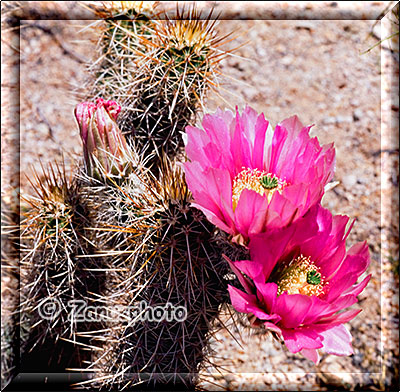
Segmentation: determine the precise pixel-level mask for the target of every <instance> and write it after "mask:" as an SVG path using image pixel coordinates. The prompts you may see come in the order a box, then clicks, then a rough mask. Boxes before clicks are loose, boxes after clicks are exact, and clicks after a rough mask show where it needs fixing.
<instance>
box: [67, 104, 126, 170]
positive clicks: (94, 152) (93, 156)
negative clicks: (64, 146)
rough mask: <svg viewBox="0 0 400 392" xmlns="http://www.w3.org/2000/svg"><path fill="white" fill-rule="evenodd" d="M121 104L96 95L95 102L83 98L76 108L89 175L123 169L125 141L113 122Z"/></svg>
mask: <svg viewBox="0 0 400 392" xmlns="http://www.w3.org/2000/svg"><path fill="white" fill-rule="evenodd" d="M120 111H121V107H120V106H119V105H118V104H117V103H116V102H114V101H104V100H103V99H102V98H99V99H98V100H97V102H96V104H94V103H92V102H82V103H80V104H78V105H77V107H76V108H75V117H76V120H77V122H78V125H79V129H80V135H81V138H82V142H83V152H84V158H85V166H86V172H87V174H88V175H90V176H91V177H97V178H99V177H101V176H100V172H103V173H105V174H116V175H118V174H121V173H123V172H124V167H125V164H124V161H125V160H126V159H125V157H126V151H127V144H126V140H125V137H124V136H123V135H122V132H121V130H120V129H119V128H118V125H117V123H116V120H117V117H118V114H119V112H120Z"/></svg>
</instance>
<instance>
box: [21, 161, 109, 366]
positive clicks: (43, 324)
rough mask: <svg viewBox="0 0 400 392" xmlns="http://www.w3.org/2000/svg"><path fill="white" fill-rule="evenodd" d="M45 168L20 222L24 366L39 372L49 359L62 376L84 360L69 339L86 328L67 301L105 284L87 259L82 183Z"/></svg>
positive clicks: (61, 170)
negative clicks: (78, 321) (63, 370)
mask: <svg viewBox="0 0 400 392" xmlns="http://www.w3.org/2000/svg"><path fill="white" fill-rule="evenodd" d="M42 169H43V175H42V176H41V177H40V176H39V175H38V174H37V173H36V172H35V181H34V182H32V185H33V187H34V189H35V191H36V193H37V196H36V197H33V196H31V197H29V198H25V200H26V202H27V203H29V205H30V209H29V211H28V212H27V213H26V216H25V220H24V221H23V222H22V223H21V229H22V236H21V238H22V251H21V271H20V273H21V303H20V306H21V329H22V333H24V330H25V334H26V335H28V339H27V340H26V341H23V342H22V351H25V360H24V361H23V365H22V366H23V368H24V366H27V368H25V371H34V369H35V368H36V367H37V366H39V368H40V367H41V366H43V363H42V361H43V358H46V360H48V363H47V366H50V369H56V370H57V371H60V369H65V367H66V366H67V365H68V363H69V361H70V357H71V356H72V357H73V359H72V362H73V361H74V360H77V358H78V357H79V356H80V355H81V354H80V353H78V352H77V350H76V347H74V346H73V345H70V344H69V343H68V342H66V341H65V340H67V341H68V340H69V341H72V342H74V341H76V340H77V338H76V336H77V333H78V332H79V329H80V328H85V326H84V324H79V325H78V324H77V323H76V320H74V319H73V318H71V317H70V315H71V313H70V311H69V305H68V302H69V301H71V300H77V299H85V298H86V297H87V296H88V292H90V291H98V290H99V289H98V287H97V286H98V285H100V284H101V279H98V278H97V277H96V276H95V274H94V273H93V272H91V270H90V264H89V263H88V259H86V258H83V257H82V256H83V255H85V253H86V252H87V250H88V245H87V243H86V241H85V240H84V238H85V237H84V233H85V227H86V226H87V219H86V216H87V211H86V210H85V202H84V200H83V199H82V194H81V192H80V189H79V184H78V183H77V182H76V181H75V180H74V179H73V178H67V176H66V173H65V167H64V166H60V165H58V164H55V165H50V166H49V168H48V169H45V168H43V167H42ZM52 315H53V316H52ZM28 352H29V355H28V354H27V353H28ZM32 367H33V369H32Z"/></svg>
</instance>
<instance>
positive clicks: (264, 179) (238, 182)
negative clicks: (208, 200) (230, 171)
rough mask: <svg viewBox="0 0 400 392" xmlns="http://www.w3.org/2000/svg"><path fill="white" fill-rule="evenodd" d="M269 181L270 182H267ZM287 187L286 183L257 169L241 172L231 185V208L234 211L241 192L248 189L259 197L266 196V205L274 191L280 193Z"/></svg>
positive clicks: (244, 169)
mask: <svg viewBox="0 0 400 392" xmlns="http://www.w3.org/2000/svg"><path fill="white" fill-rule="evenodd" d="M269 179H270V180H269ZM286 186H287V183H286V181H284V180H281V179H280V178H278V177H277V176H275V175H273V174H271V173H268V172H266V171H261V170H258V169H246V168H243V170H242V171H241V172H240V173H239V174H238V175H237V176H236V177H235V179H234V180H233V185H232V207H233V211H235V209H236V207H237V204H238V202H239V198H240V195H241V193H242V191H243V190H245V189H249V190H252V191H255V192H257V193H258V194H260V195H261V196H267V199H268V203H270V202H271V199H272V195H273V194H274V192H275V191H278V192H279V193H282V191H283V189H284V188H285V187H286Z"/></svg>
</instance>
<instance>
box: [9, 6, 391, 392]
mask: <svg viewBox="0 0 400 392" xmlns="http://www.w3.org/2000/svg"><path fill="white" fill-rule="evenodd" d="M4 3H5V5H4V8H3V9H4V10H6V7H8V6H12V5H13V3H14V2H4ZM27 3H28V4H29V3H30V2H27ZM72 3H74V2H69V3H68V4H66V2H58V3H57V4H56V2H49V3H47V5H42V6H39V5H37V4H36V5H31V7H34V8H35V7H36V8H35V9H36V10H37V12H38V15H39V16H40V15H41V13H42V14H46V15H47V14H49V12H51V11H54V10H61V11H62V12H65V13H67V14H68V15H69V16H71V17H72V16H73V15H76V13H79V12H80V11H79V7H78V6H74V5H73V4H72ZM256 3H257V4H253V2H247V4H246V5H245V8H246V9H247V11H246V12H248V13H249V15H251V16H252V17H253V19H258V20H238V19H237V18H236V20H235V19H233V20H221V21H220V23H219V29H220V32H221V34H224V33H227V32H229V31H232V30H235V31H237V38H236V39H235V40H234V41H233V42H231V43H229V44H228V45H227V47H226V49H232V48H234V47H236V46H240V45H241V44H243V46H241V47H240V48H239V49H238V50H236V51H235V52H234V55H232V56H229V57H228V58H227V59H225V60H224V61H223V62H222V69H221V70H222V73H223V76H222V77H221V82H222V86H223V89H220V91H219V92H218V93H216V92H210V94H209V99H208V101H207V104H206V107H207V111H209V112H213V111H214V110H215V109H216V108H217V107H218V106H219V107H224V108H227V107H231V108H235V106H236V105H237V106H238V107H239V108H243V107H244V105H245V104H249V105H250V106H252V107H253V108H254V109H256V110H257V111H258V112H263V113H264V114H265V116H266V118H267V119H269V121H270V122H271V123H272V124H273V125H275V124H276V123H277V122H279V121H281V120H283V119H284V118H286V117H289V116H291V115H293V114H297V115H298V116H299V118H300V120H301V121H302V122H303V123H304V124H315V125H314V127H313V128H312V134H313V135H315V136H318V139H319V140H320V142H321V143H330V142H334V143H335V147H336V154H337V169H336V175H335V180H336V181H339V185H337V186H336V187H335V188H334V189H333V190H331V191H330V192H329V193H327V194H326V195H325V196H324V199H323V205H324V206H325V207H328V208H329V209H330V210H331V211H332V212H333V213H341V214H347V215H349V216H350V217H352V218H356V224H355V226H354V229H353V231H352V233H351V235H350V237H349V239H348V242H349V245H352V244H353V243H355V242H357V241H364V240H366V241H367V242H368V244H369V247H370V251H371V256H372V263H371V266H370V267H369V270H368V273H372V279H371V282H370V283H369V285H368V286H367V288H366V289H365V290H364V292H363V293H362V294H361V295H360V296H359V298H360V301H359V303H358V304H357V305H356V307H361V308H362V309H363V310H364V311H363V312H361V314H360V315H359V316H357V317H356V318H355V319H354V320H353V321H352V322H351V323H349V328H350V330H351V333H352V335H353V346H354V351H355V354H354V355H353V356H351V357H343V358H338V357H335V356H324V357H323V358H322V361H321V363H320V365H318V367H315V366H313V364H312V363H310V362H309V361H307V360H305V359H303V358H301V357H300V356H298V355H293V354H290V353H289V352H288V351H287V350H286V349H285V347H284V346H281V345H280V344H278V343H275V342H273V341H272V339H270V338H269V336H267V335H264V334H259V333H252V334H250V333H249V332H248V331H247V330H245V331H243V332H242V333H241V334H239V332H238V331H235V330H233V331H232V332H233V334H234V335H235V337H236V338H237V339H238V340H239V341H240V343H241V346H240V345H239V344H238V343H237V342H236V341H235V340H234V339H232V337H231V336H230V335H229V334H228V333H227V332H226V331H221V332H220V333H219V334H218V335H217V339H215V340H214V341H213V348H214V349H215V351H216V356H215V358H211V360H212V361H213V362H215V363H216V364H219V365H224V366H225V368H226V369H229V371H230V373H223V374H221V375H217V374H214V369H213V368H212V367H210V368H208V369H206V370H205V371H204V372H203V373H204V374H203V376H204V381H203V382H202V386H203V387H204V388H205V389H217V390H218V389H226V390H240V389H242V390H279V389H281V390H311V389H312V390H330V389H331V388H334V387H340V388H342V389H346V390H353V389H355V388H362V389H375V390H385V389H386V388H388V387H389V386H390V385H394V384H393V383H394V382H395V380H396V378H397V380H398V371H397V369H398V355H399V351H398V350H399V349H398V336H396V332H395V331H396V330H397V328H398V298H397V295H398V273H397V274H396V273H394V268H393V264H394V263H396V262H397V265H398V246H397V244H398V234H397V233H398V225H397V218H396V216H398V208H396V200H397V197H398V193H396V190H397V187H398V145H397V137H396V133H395V132H396V129H397V128H396V126H397V124H398V110H399V106H398V97H397V101H396V99H394V98H393V97H392V94H393V91H394V92H395V91H396V89H397V92H398V84H397V85H396V80H397V77H398V63H396V60H395V56H396V54H393V53H392V52H391V51H390V50H388V49H382V50H381V49H380V48H379V47H377V48H375V49H373V50H371V51H370V52H368V53H366V54H361V52H363V51H365V50H367V49H368V48H369V47H371V46H372V45H373V44H375V43H376V42H377V39H376V38H374V37H372V36H371V35H370V34H369V33H370V32H371V30H372V28H373V25H374V20H373V19H374V17H377V16H378V15H379V14H380V13H381V12H382V11H383V10H384V9H385V7H386V6H387V5H388V4H389V2H383V1H378V2H336V3H332V2H320V3H318V4H316V3H312V4H311V3H304V2H293V3H288V2H279V3H278V2H265V3H259V2H256ZM239 4H240V3H239ZM239 4H238V3H237V2H225V3H223V2H219V3H218V2H217V4H216V10H217V11H222V12H223V13H224V12H225V13H227V15H226V17H227V18H228V16H229V17H230V18H233V17H235V15H239V16H240V18H241V19H246V18H245V17H244V16H243V15H245V14H246V12H244V11H242V8H240V7H242V5H243V4H241V5H239ZM346 4H347V5H346ZM209 5H210V2H205V3H203V6H204V7H207V6H209ZM2 6H3V4H2ZM49 10H50V11H49ZM81 12H84V10H83V9H82V10H81ZM335 12H336V13H337V14H336V16H335V14H334V13H335ZM346 12H347V14H346ZM352 13H353V14H352ZM349 14H350V15H353V16H352V19H356V18H355V17H354V15H356V16H358V17H359V19H360V20H346V19H345V18H346V15H347V18H349V16H348V15H349ZM287 15H298V18H299V20H283V19H285V18H286V16H287ZM310 15H311V16H313V15H317V16H316V17H314V19H315V20H306V18H307V17H308V18H309V17H310ZM321 15H322V16H321ZM343 15H344V16H343ZM361 16H363V18H364V20H361V19H363V18H361ZM373 16H374V17H373ZM41 19H42V18H39V20H33V21H26V22H23V25H22V29H21V40H20V62H19V64H20V80H19V84H20V102H21V105H20V108H21V115H20V133H19V134H18V132H15V131H13V130H14V129H15V127H16V125H17V124H18V121H17V120H16V118H17V117H16V112H15V110H17V108H16V105H15V103H16V102H18V100H17V101H16V100H15V87H16V86H17V83H18V78H17V77H16V74H15V72H14V73H13V72H10V70H11V69H12V66H17V65H18V56H17V60H15V56H12V53H13V51H14V49H13V47H16V46H17V45H18V40H17V39H16V38H15V34H13V32H11V31H4V32H3V34H2V43H6V45H2V46H3V47H4V48H2V92H3V93H4V94H3V99H2V163H1V164H2V197H4V198H5V200H12V199H13V197H14V196H13V193H12V190H13V188H15V186H16V184H17V183H18V181H16V178H18V177H17V176H18V175H20V184H21V190H22V193H29V192H31V189H30V186H29V183H28V182H27V179H26V178H27V177H28V178H29V177H31V176H32V167H35V168H36V169H38V167H39V161H42V162H43V163H44V164H45V163H46V162H51V161H54V160H60V159H61V157H62V155H64V157H65V158H66V160H67V162H72V161H74V160H76V156H79V154H80V153H81V148H82V147H81V142H80V139H79V135H78V130H77V126H76V124H75V120H74V118H73V109H74V107H75V105H76V104H77V98H76V95H74V94H73V93H72V91H78V92H80V93H82V94H84V91H79V86H82V84H83V82H84V81H85V80H86V78H87V72H86V69H85V62H86V61H87V60H89V59H90V58H91V56H92V53H93V44H92V43H90V42H88V41H87V38H88V37H92V36H93V32H85V31H84V32H82V31H80V29H82V28H83V27H85V26H88V25H89V24H90V23H91V21H85V20H80V21H77V20H74V21H71V20H62V21H61V20H41ZM261 19H265V20H261ZM273 19H274V20H273ZM278 19H280V20H278ZM323 19H325V20H323ZM327 19H330V20H327ZM332 19H336V20H332ZM385 23H386V24H385ZM385 23H379V24H378V25H377V26H376V27H375V29H374V32H375V34H376V35H380V34H384V31H382V32H381V31H380V30H381V29H385V31H388V29H389V28H390V23H389V24H388V22H387V21H386V22H385ZM49 31H51V34H50V33H49ZM386 46H387V45H386ZM397 61H398V54H397ZM396 64H397V68H396ZM396 69H397V77H396V74H395V70H396ZM7 94H8V95H7ZM13 94H14V95H13ZM395 95H396V93H395ZM7 97H10V99H7ZM397 135H398V134H397ZM18 140H20V173H19V172H18V167H17V165H16V164H15V162H16V159H18V148H17V145H18ZM2 283H3V285H2V286H3V287H9V286H10V284H9V283H10V276H9V275H8V274H3V273H2ZM3 287H2V298H3ZM6 292H7V293H10V291H7V290H4V293H6ZM8 295H10V294H8ZM4 296H7V295H6V294H4ZM2 318H3V312H2Z"/></svg>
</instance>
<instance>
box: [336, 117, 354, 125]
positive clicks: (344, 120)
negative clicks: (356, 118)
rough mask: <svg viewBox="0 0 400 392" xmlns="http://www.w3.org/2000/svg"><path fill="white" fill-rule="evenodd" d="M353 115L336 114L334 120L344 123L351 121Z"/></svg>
mask: <svg viewBox="0 0 400 392" xmlns="http://www.w3.org/2000/svg"><path fill="white" fill-rule="evenodd" d="M352 121H353V117H352V116H336V122H337V123H338V124H341V123H345V122H352Z"/></svg>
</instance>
